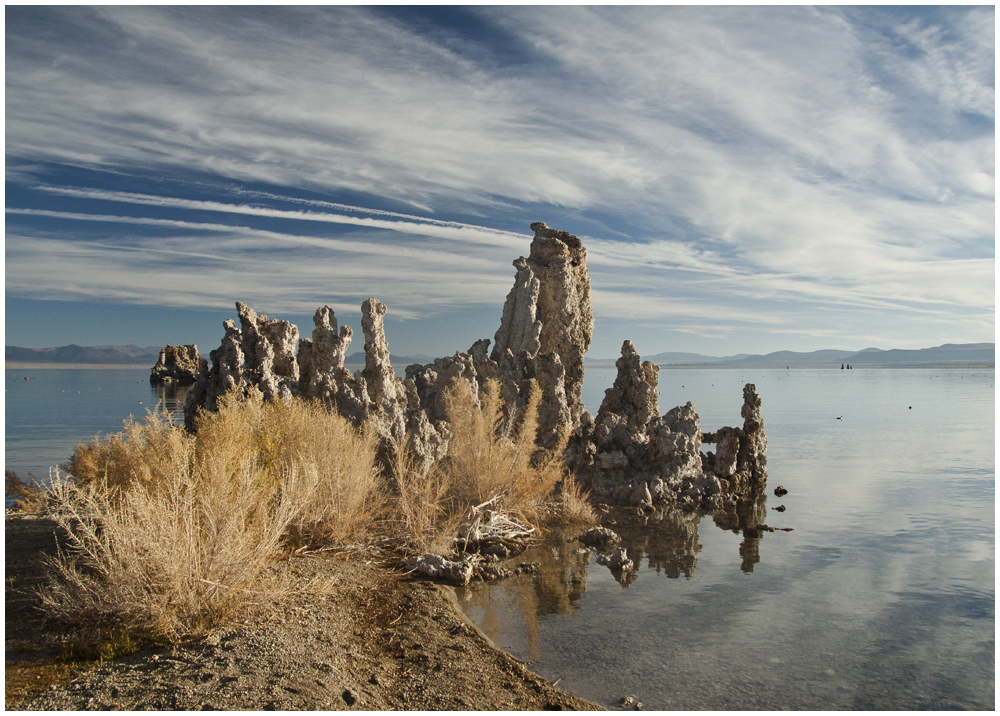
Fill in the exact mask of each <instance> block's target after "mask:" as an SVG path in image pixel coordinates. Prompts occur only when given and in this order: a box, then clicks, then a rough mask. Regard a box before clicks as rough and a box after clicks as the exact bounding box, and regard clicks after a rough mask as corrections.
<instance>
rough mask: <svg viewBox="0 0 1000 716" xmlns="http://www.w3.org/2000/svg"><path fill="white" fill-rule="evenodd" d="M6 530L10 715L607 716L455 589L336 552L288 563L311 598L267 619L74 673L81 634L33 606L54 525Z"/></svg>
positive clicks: (32, 521)
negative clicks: (464, 607)
mask: <svg viewBox="0 0 1000 716" xmlns="http://www.w3.org/2000/svg"><path fill="white" fill-rule="evenodd" d="M4 529H5V536H6V540H5V543H6V545H5V568H6V569H5V576H6V582H5V591H4V594H5V606H6V629H5V666H6V668H5V674H6V676H5V695H6V706H7V708H9V709H26V710H36V709H40V710H81V709H99V710H106V709H111V708H116V709H128V710H147V709H169V710H194V709H208V708H213V709H225V710H245V709H254V710H257V709H261V708H273V709H279V710H303V709H310V710H315V709H321V710H331V709H338V710H339V709H357V710H366V711H382V710H441V709H445V710H462V711H466V710H490V711H493V710H542V709H545V710H552V709H555V710H566V709H572V710H601V709H602V707H601V706H600V705H598V704H594V703H592V702H589V701H586V700H584V699H581V698H579V697H576V696H573V695H571V694H568V693H566V692H564V691H562V690H560V689H559V688H557V687H556V686H554V685H553V683H552V682H549V681H547V680H545V679H543V678H542V677H540V676H538V675H537V674H534V673H532V672H531V671H530V670H529V669H528V668H527V667H526V666H525V665H524V664H522V663H521V662H520V661H518V660H517V659H515V658H514V657H512V656H510V655H509V654H507V653H506V652H504V651H501V650H499V649H497V648H496V647H495V646H494V645H493V644H492V643H491V642H490V640H489V639H488V638H487V637H486V636H485V635H484V634H483V633H482V632H481V631H480V630H479V629H478V628H476V627H475V626H474V625H472V624H471V623H470V622H469V620H468V619H467V618H466V616H465V615H464V614H463V613H462V612H461V610H460V609H459V608H458V606H457V602H456V600H455V595H454V594H453V590H451V589H450V588H449V587H447V586H444V585H439V584H436V583H433V582H430V581H427V580H423V579H414V578H413V577H412V576H411V575H407V574H403V573H401V572H398V571H395V570H392V569H391V568H389V566H388V565H385V564H381V565H380V564H377V563H376V562H375V561H373V560H371V559H370V558H369V559H363V558H361V557H359V556H357V555H354V556H350V557H349V556H348V555H346V554H343V553H340V554H337V553H333V552H327V553H322V554H317V555H310V556H300V557H292V558H290V559H287V560H285V561H283V562H281V563H279V564H278V565H277V566H276V569H278V570H281V571H282V573H284V574H286V575H287V576H288V578H289V579H290V580H292V583H294V584H304V585H314V586H313V588H310V589H303V590H302V591H299V592H296V593H295V594H294V595H293V596H292V598H290V599H286V600H285V601H284V602H282V603H280V604H278V605H275V606H274V608H273V609H272V610H271V613H270V615H269V617H268V618H266V619H262V620H254V621H253V623H250V622H249V621H248V622H247V623H243V624H231V625H228V626H225V627H222V628H220V629H216V630H213V632H211V633H210V634H209V635H207V636H206V637H204V638H198V639H191V640H188V641H185V642H182V643H180V644H176V645H173V646H165V647H163V646H161V647H155V648H151V649H146V650H143V651H138V652H136V653H133V654H131V655H128V656H123V657H120V658H117V659H114V660H111V661H105V662H103V663H100V662H89V663H83V662H67V661H66V660H65V657H64V656H61V654H60V649H62V652H63V653H65V651H66V648H65V645H66V644H67V643H71V640H72V638H73V637H74V636H75V635H76V633H75V632H74V631H72V630H70V629H68V628H65V627H62V628H60V627H59V626H58V625H54V624H47V623H45V622H44V621H43V620H42V619H41V618H40V617H41V615H40V614H39V613H38V611H37V597H35V596H34V594H33V590H34V589H36V588H37V587H38V586H40V585H41V584H43V583H44V573H43V572H42V570H41V567H40V565H39V564H38V558H39V557H40V556H42V555H44V554H51V553H52V552H54V550H55V544H56V541H57V536H56V534H55V532H54V523H52V522H51V521H50V520H48V519H47V518H45V517H44V515H34V514H19V513H7V514H6V516H5V520H4ZM315 585H322V586H321V587H318V588H317V587H316V586H315Z"/></svg>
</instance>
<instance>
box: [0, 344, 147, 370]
mask: <svg viewBox="0 0 1000 716" xmlns="http://www.w3.org/2000/svg"><path fill="white" fill-rule="evenodd" d="M160 348H162V346H132V345H129V346H78V345H75V344H73V345H68V346H60V347H59V348H18V347H17V346H6V350H5V351H4V360H5V361H6V362H8V363H91V364H109V365H128V364H132V363H134V364H136V365H148V366H149V367H151V368H152V367H153V365H155V364H156V361H157V360H159V358H160Z"/></svg>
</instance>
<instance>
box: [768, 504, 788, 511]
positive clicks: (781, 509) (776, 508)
mask: <svg viewBox="0 0 1000 716" xmlns="http://www.w3.org/2000/svg"><path fill="white" fill-rule="evenodd" d="M771 509H772V510H774V511H775V512H784V511H785V506H784V505H778V506H777V507H772V508H771Z"/></svg>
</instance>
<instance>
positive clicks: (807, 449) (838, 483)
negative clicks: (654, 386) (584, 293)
mask: <svg viewBox="0 0 1000 716" xmlns="http://www.w3.org/2000/svg"><path fill="white" fill-rule="evenodd" d="M659 376H660V395H661V398H660V412H661V413H662V412H665V411H666V410H667V409H669V408H671V407H673V406H674V405H677V404H680V403H684V402H687V401H688V400H691V401H693V402H694V404H695V406H696V407H697V408H698V412H699V415H700V416H701V419H702V429H703V430H705V431H710V430H715V429H717V428H719V427H721V426H723V425H737V426H739V425H742V419H741V418H740V417H739V411H740V407H741V405H742V390H741V389H742V386H743V385H744V384H745V383H748V382H752V383H755V384H756V385H757V390H758V392H759V393H760V396H761V399H762V401H763V406H762V409H761V412H762V415H763V418H764V423H765V430H766V432H767V436H768V471H769V479H768V490H767V493H766V494H767V505H766V507H765V508H764V509H765V510H766V515H767V523H768V524H769V525H771V526H774V527H791V528H793V531H791V532H774V533H764V534H763V535H762V536H760V537H758V538H754V537H750V538H747V537H745V536H744V535H743V534H742V533H741V532H734V531H732V530H731V529H723V528H722V527H720V526H719V525H717V524H716V523H715V521H714V520H713V518H712V517H711V516H701V517H698V516H697V515H691V514H685V513H683V512H675V511H667V512H664V513H661V514H660V515H658V516H657V517H658V518H659V519H658V520H657V519H651V520H650V522H649V524H647V525H645V526H644V527H642V528H641V529H636V528H634V527H633V529H631V530H625V529H624V525H623V526H621V527H617V526H616V527H612V529H620V531H622V534H623V537H624V543H625V545H626V546H627V547H628V551H629V555H630V557H631V558H632V559H633V560H635V561H636V564H637V566H638V567H639V568H638V571H637V573H636V579H635V581H634V582H632V583H631V584H630V585H629V586H627V587H623V586H622V585H621V584H619V583H618V582H616V581H615V579H614V577H613V576H612V574H611V572H610V571H609V570H608V569H607V568H606V567H602V566H600V565H598V564H596V562H595V560H594V555H591V556H589V557H587V556H580V555H574V554H573V549H574V548H576V547H579V546H580V545H579V543H577V542H567V540H568V539H569V538H571V537H573V536H575V535H574V534H573V533H569V534H561V535H560V534H557V535H552V536H551V540H550V541H549V542H547V543H546V544H543V545H540V546H539V547H537V548H534V549H533V550H531V551H529V552H528V553H525V554H524V555H522V556H521V557H520V560H521V561H538V562H540V563H541V564H542V567H543V568H542V572H541V574H539V575H535V576H528V575H524V576H521V577H518V578H516V579H512V580H508V581H506V582H503V583H500V584H498V585H495V586H486V585H475V586H473V587H472V588H470V589H466V590H460V591H459V596H460V603H461V604H462V606H463V609H464V610H465V611H466V613H467V614H468V615H469V617H471V619H472V620H473V621H474V622H475V623H476V624H477V625H478V626H479V627H480V628H481V629H482V630H483V631H484V632H485V633H486V634H487V635H488V636H490V638H491V639H492V640H493V641H494V642H495V643H496V644H497V645H498V646H500V647H502V648H503V649H505V650H507V651H508V652H510V653H511V654H513V655H514V656H516V657H517V658H519V659H522V660H523V661H527V662H529V664H530V668H531V669H532V670H533V671H535V672H536V673H538V674H540V675H541V676H544V677H546V678H548V679H551V680H553V681H554V680H556V679H559V680H560V681H559V686H560V687H561V688H564V689H566V690H568V691H570V692H572V693H574V694H577V695H579V696H583V697H585V698H588V699H591V700H593V701H595V702H597V703H599V704H602V705H604V706H608V707H613V706H615V705H616V703H617V702H618V700H619V699H620V698H622V697H624V696H627V695H632V696H634V697H635V698H637V699H638V700H639V701H641V702H642V703H643V704H644V707H645V708H647V709H663V710H694V709H713V710H715V709H739V710H757V709H766V710H771V709H879V710H882V709H885V710H893V709H989V710H992V709H993V707H994V703H995V680H994V679H995V677H994V671H995V643H996V642H995V621H994V611H995V610H994V607H995V591H994V579H995V573H994V572H995V570H994V566H995V540H994V536H995V511H994V509H995V508H994V504H995V502H994V500H995V489H994V485H995V482H994V480H995V452H994V439H995V432H994V427H995V426H994V415H995V414H994V371H993V370H942V369H913V370H891V369H854V370H849V371H848V370H843V371H841V370H836V369H834V370H808V369H799V370H776V369H770V370H769V369H758V370H739V369H699V370H691V369H663V370H661V371H660V374H659ZM613 380H614V371H613V370H604V371H600V370H593V369H591V370H588V371H587V379H586V382H585V386H584V400H585V402H586V404H587V407H588V409H589V410H590V411H591V412H592V413H595V414H596V411H597V408H598V407H599V406H600V401H601V399H602V398H603V389H604V388H607V387H610V385H611V383H612V382H613ZM778 485H782V486H784V487H786V488H787V489H788V494H787V495H785V496H784V497H782V498H780V499H779V498H776V497H774V495H773V493H772V491H773V489H774V487H776V486H778ZM778 505H784V506H785V507H786V510H785V511H784V512H777V511H772V510H771V509H769V508H770V507H776V506H778ZM725 526H726V525H723V527H725ZM579 531H580V530H577V531H576V532H577V533H578V532H579ZM751 570H752V571H751Z"/></svg>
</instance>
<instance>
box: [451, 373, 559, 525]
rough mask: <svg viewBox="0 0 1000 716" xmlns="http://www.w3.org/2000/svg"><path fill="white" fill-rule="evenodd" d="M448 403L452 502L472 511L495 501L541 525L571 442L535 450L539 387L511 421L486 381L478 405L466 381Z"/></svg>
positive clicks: (492, 385)
mask: <svg viewBox="0 0 1000 716" xmlns="http://www.w3.org/2000/svg"><path fill="white" fill-rule="evenodd" d="M444 400H445V410H446V412H447V414H448V419H449V422H450V424H451V430H452V432H453V433H454V437H453V438H452V439H451V442H450V443H449V446H448V457H447V458H446V460H445V470H446V471H447V473H448V475H449V478H450V482H451V484H452V486H453V487H452V494H453V497H454V499H455V500H456V501H458V502H459V503H462V504H465V505H470V506H471V505H476V504H481V503H483V502H487V501H489V500H496V504H497V505H498V507H499V508H501V509H503V510H505V511H507V512H509V513H511V514H515V515H518V516H519V517H521V518H523V519H525V520H527V521H528V522H537V521H538V520H539V518H540V515H541V512H542V508H543V506H544V503H545V502H546V501H547V500H548V498H549V497H550V496H551V495H552V492H553V490H554V489H555V487H556V485H557V484H558V483H559V481H560V480H562V479H563V477H564V476H565V474H566V468H565V466H564V464H563V460H562V453H563V450H564V449H565V445H566V440H567V439H568V435H564V436H563V437H562V439H561V440H560V442H559V444H558V445H557V446H556V447H555V448H554V449H552V450H550V451H546V452H540V451H538V450H537V448H536V446H535V435H536V432H537V429H538V404H539V402H540V400H541V391H540V390H539V388H538V385H537V384H536V383H535V382H534V381H532V386H531V393H530V395H529V398H528V402H527V406H526V407H525V409H524V411H523V412H522V414H521V415H519V416H515V419H513V420H509V421H508V420H505V419H504V416H503V403H502V401H501V399H500V386H499V384H498V383H496V382H495V381H487V383H486V385H485V386H484V389H483V391H482V394H481V395H480V396H479V400H478V402H477V401H476V399H475V396H474V395H473V394H472V389H471V387H470V385H469V383H468V382H466V381H457V382H456V384H455V385H454V386H453V387H452V388H450V389H449V390H447V391H446V392H445V394H444Z"/></svg>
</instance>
